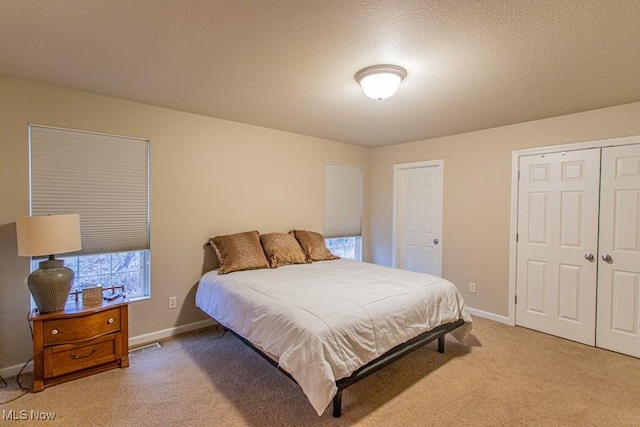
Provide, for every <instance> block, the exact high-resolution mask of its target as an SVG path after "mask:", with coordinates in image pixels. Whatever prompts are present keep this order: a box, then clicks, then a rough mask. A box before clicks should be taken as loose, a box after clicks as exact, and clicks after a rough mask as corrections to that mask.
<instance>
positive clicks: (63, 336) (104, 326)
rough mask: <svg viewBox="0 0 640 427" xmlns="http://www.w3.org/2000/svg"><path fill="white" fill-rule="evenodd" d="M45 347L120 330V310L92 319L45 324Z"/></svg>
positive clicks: (75, 318)
mask: <svg viewBox="0 0 640 427" xmlns="http://www.w3.org/2000/svg"><path fill="white" fill-rule="evenodd" d="M43 327H44V345H45V346H47V345H51V344H60V343H71V342H74V341H81V340H86V339H90V338H93V337H97V336H100V335H103V334H108V333H110V332H115V331H118V330H120V309H118V308H114V309H111V310H105V311H102V312H100V313H96V314H94V315H92V316H90V317H68V318H66V319H56V320H48V321H46V322H44V325H43Z"/></svg>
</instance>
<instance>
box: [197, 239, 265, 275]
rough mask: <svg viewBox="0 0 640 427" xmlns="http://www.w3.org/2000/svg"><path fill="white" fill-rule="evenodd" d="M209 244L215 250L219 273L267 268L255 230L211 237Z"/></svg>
mask: <svg viewBox="0 0 640 427" xmlns="http://www.w3.org/2000/svg"><path fill="white" fill-rule="evenodd" d="M209 244H210V245H211V246H212V247H213V249H214V250H215V251H216V255H217V256H218V260H219V261H220V270H219V271H220V273H221V274H226V273H231V272H232V271H242V270H257V269H259V268H269V262H268V261H267V258H266V257H265V256H264V251H263V250H262V245H261V244H260V233H258V232H257V231H247V232H244V233H237V234H228V235H225V236H216V237H212V238H211V239H209Z"/></svg>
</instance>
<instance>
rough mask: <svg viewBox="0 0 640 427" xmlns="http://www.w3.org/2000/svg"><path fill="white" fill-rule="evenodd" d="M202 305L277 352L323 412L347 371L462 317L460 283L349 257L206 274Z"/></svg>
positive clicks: (461, 333) (466, 328) (464, 329)
mask: <svg viewBox="0 0 640 427" xmlns="http://www.w3.org/2000/svg"><path fill="white" fill-rule="evenodd" d="M196 305H197V306H198V307H200V308H201V309H202V310H203V311H204V312H205V313H207V314H208V315H210V316H211V317H213V318H214V319H215V320H217V321H218V322H220V323H221V324H222V325H224V326H226V327H228V328H230V329H232V330H233V331H235V332H237V333H238V334H240V335H242V336H243V337H245V338H246V339H248V340H249V341H251V342H252V343H254V344H255V345H256V346H257V347H259V348H261V349H262V350H264V351H266V352H268V353H271V354H273V355H275V356H276V357H278V360H279V366H280V367H281V368H282V369H284V370H285V371H287V372H288V373H289V374H291V376H292V377H293V378H294V379H295V380H296V381H297V382H298V384H299V385H300V387H301V388H302V390H303V392H304V393H305V394H306V395H307V398H308V399H309V401H310V402H311V405H312V406H313V408H314V409H315V410H316V411H317V413H318V415H321V414H322V413H323V411H324V410H325V408H326V407H327V405H328V404H329V403H330V402H331V399H332V398H333V396H334V395H335V393H336V391H337V388H336V385H335V381H336V380H339V379H340V378H344V377H348V376H349V375H351V374H352V373H353V371H355V370H356V369H358V368H359V367H361V366H363V365H365V364H366V363H368V362H370V361H371V360H373V359H376V358H377V357H379V356H381V355H382V354H384V353H385V352H387V351H388V350H390V349H391V348H393V347H395V346H397V345H399V344H402V343H404V342H406V341H408V340H409V339H411V338H413V337H415V336H417V335H419V334H420V333H422V332H425V331H428V330H430V329H433V328H435V327H436V326H438V325H441V324H444V323H449V322H454V321H456V320H458V319H463V320H464V321H465V322H467V323H466V324H465V325H464V326H462V327H460V328H458V329H456V330H455V331H454V333H453V335H454V336H456V338H458V339H463V338H464V336H465V335H466V334H467V333H468V332H469V331H470V330H471V323H470V322H471V317H470V316H469V314H468V313H467V311H466V307H465V303H464V301H463V300H462V297H461V296H460V293H459V292H458V290H457V289H456V287H455V286H454V285H453V284H452V283H451V282H448V281H446V280H444V279H441V278H438V277H434V276H430V275H427V274H422V273H414V272H410V271H406V270H399V269H395V268H389V267H382V266H378V265H374V264H368V263H363V262H358V261H351V260H346V259H338V260H333V261H321V262H315V263H313V264H300V265H290V266H285V267H280V268H277V269H263V270H251V271H238V272H234V273H229V274H224V275H222V274H218V272H217V271H210V272H208V273H206V274H205V275H204V276H202V278H201V279H200V284H199V286H198V290H197V293H196Z"/></svg>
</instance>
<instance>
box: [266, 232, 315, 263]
mask: <svg viewBox="0 0 640 427" xmlns="http://www.w3.org/2000/svg"><path fill="white" fill-rule="evenodd" d="M260 243H262V249H264V254H265V255H266V257H267V261H269V266H270V267H271V268H277V267H280V266H282V265H289V264H305V263H309V262H311V261H307V257H306V256H305V254H304V252H303V251H302V248H301V247H300V244H299V243H298V241H297V240H296V238H295V237H294V236H292V235H291V234H287V233H268V234H261V235H260Z"/></svg>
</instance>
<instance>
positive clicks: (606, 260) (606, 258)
mask: <svg viewBox="0 0 640 427" xmlns="http://www.w3.org/2000/svg"><path fill="white" fill-rule="evenodd" d="M602 260H603V261H605V262H613V258H611V255H609V254H602Z"/></svg>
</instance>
